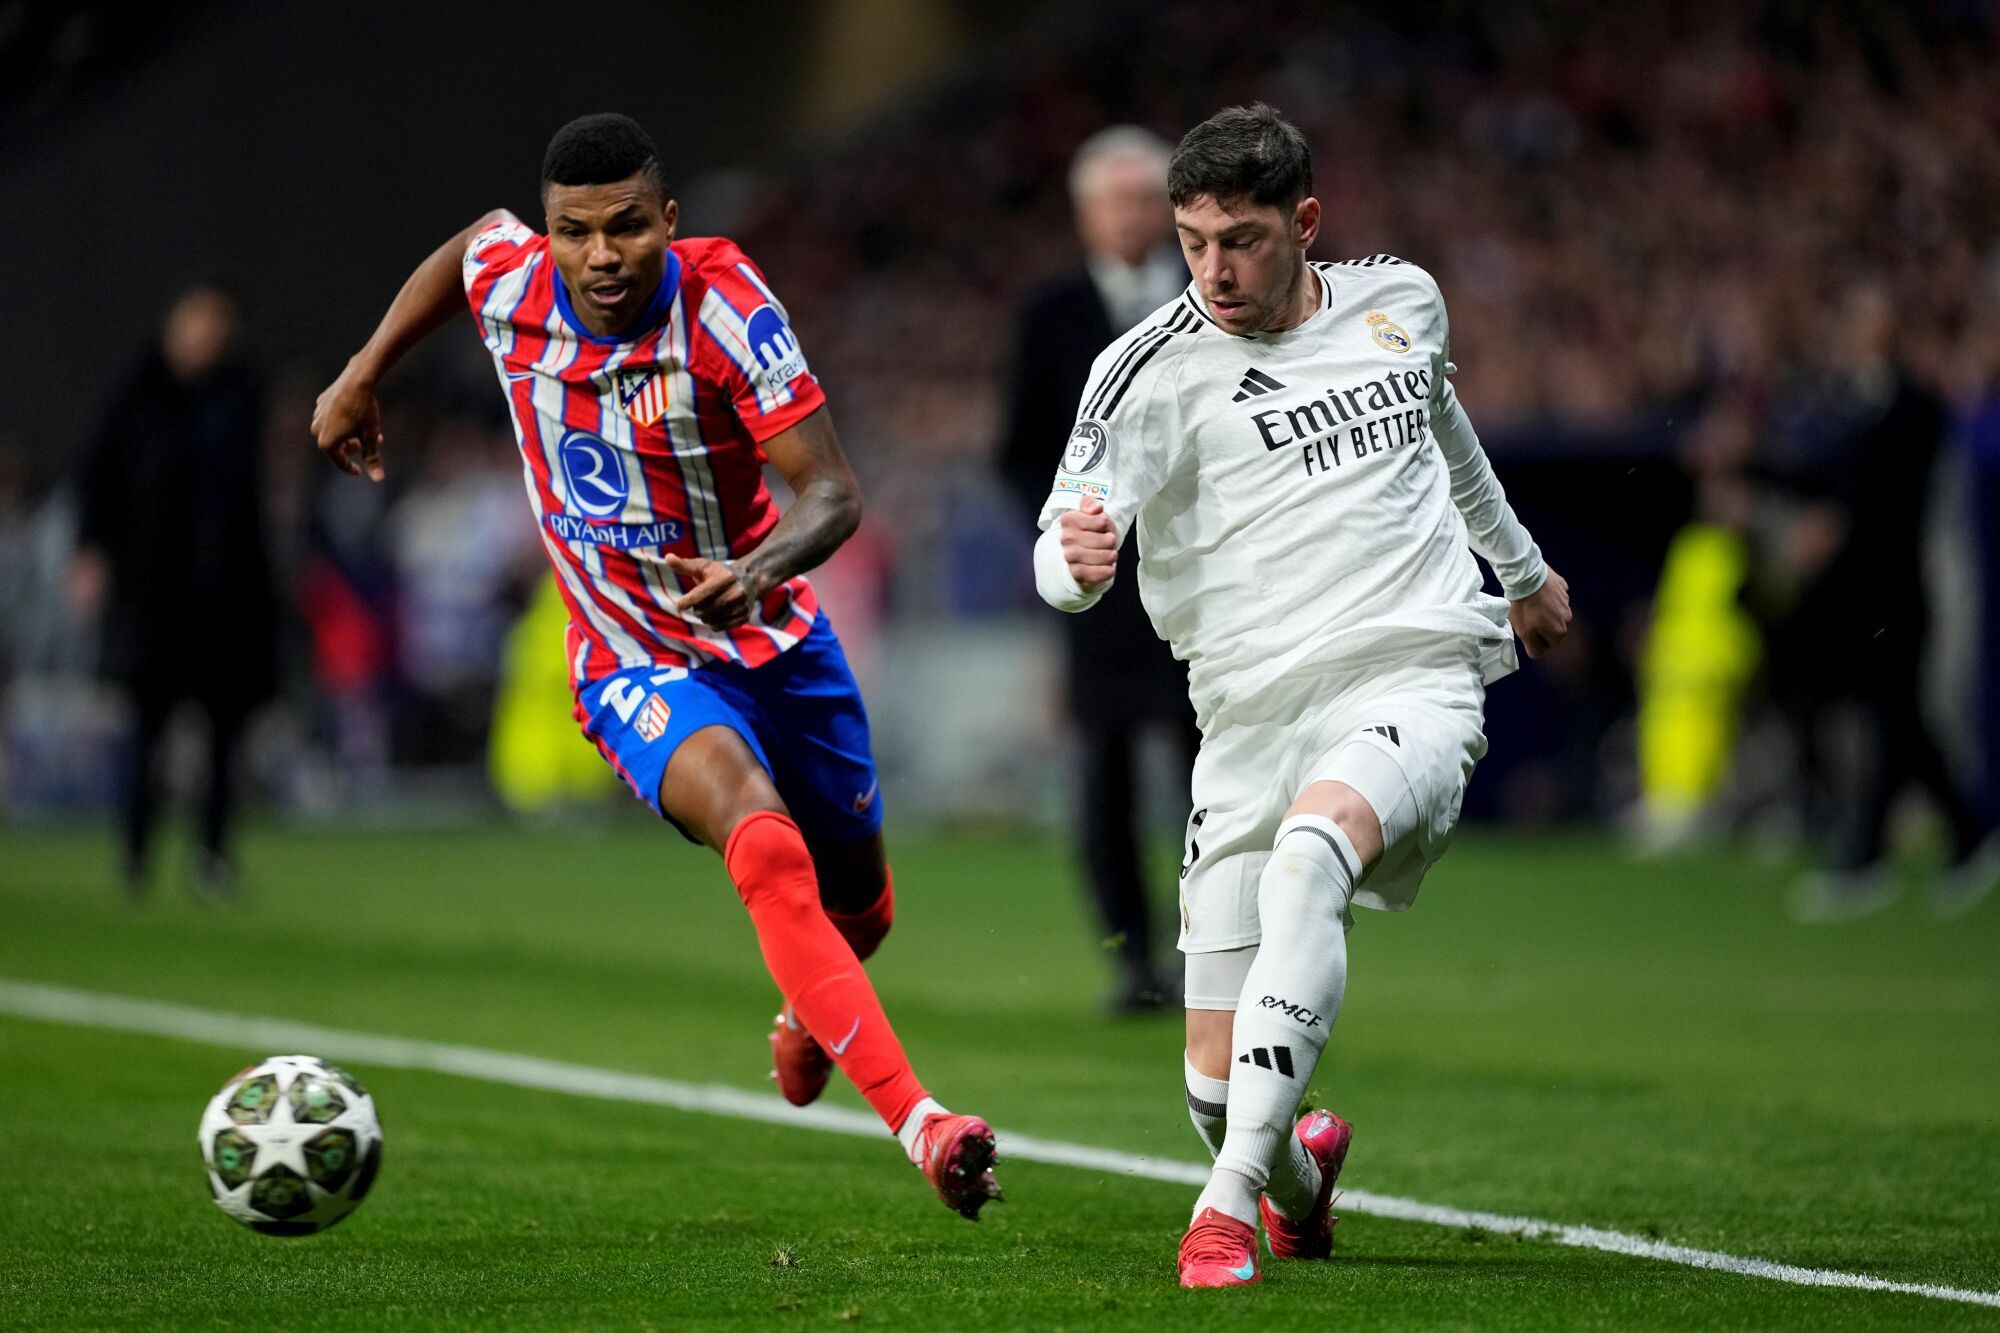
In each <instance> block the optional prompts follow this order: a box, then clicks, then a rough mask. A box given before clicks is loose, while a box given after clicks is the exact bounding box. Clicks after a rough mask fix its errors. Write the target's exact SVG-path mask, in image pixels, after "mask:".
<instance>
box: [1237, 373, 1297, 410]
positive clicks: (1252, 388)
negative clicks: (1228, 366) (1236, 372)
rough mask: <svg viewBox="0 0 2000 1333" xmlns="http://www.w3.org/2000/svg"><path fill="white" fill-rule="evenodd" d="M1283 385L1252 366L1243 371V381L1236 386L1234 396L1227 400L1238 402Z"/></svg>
mask: <svg viewBox="0 0 2000 1333" xmlns="http://www.w3.org/2000/svg"><path fill="white" fill-rule="evenodd" d="M1284 387H1285V386H1284V385H1282V384H1280V383H1278V381H1276V380H1274V379H1272V378H1271V377H1270V376H1269V375H1266V374H1265V373H1264V372H1263V371H1261V370H1259V369H1257V368H1256V367H1255V366H1252V367H1251V368H1250V369H1248V370H1246V371H1244V372H1243V382H1242V383H1240V384H1238V385H1237V386H1236V396H1235V397H1234V398H1232V399H1230V400H1229V401H1230V402H1232V403H1240V402H1242V401H1243V400H1244V399H1245V398H1259V397H1262V396H1263V395H1265V394H1267V393H1272V392H1275V391H1276V390H1278V389H1282V388H1284Z"/></svg>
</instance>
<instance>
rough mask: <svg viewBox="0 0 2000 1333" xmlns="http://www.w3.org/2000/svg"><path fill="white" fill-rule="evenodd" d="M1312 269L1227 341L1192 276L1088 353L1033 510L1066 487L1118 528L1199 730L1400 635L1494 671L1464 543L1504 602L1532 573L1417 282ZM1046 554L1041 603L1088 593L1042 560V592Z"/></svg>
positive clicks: (1500, 647)
mask: <svg viewBox="0 0 2000 1333" xmlns="http://www.w3.org/2000/svg"><path fill="white" fill-rule="evenodd" d="M1310 268H1311V270H1312V272H1313V273H1314V274H1316V275H1317V277H1318V279H1319V283H1318V285H1319V294H1320V300H1319V305H1318V308H1317V309H1315V310H1314V311H1313V313H1312V314H1311V315H1310V316H1308V317H1307V318H1306V320H1305V321H1304V322H1302V323H1301V324H1299V325H1298V326H1296V327H1294V328H1291V329H1287V330H1285V331H1283V332H1281V333H1269V334H1259V335H1254V336H1244V335H1238V334H1232V333H1228V332H1226V331H1224V330H1223V329H1222V328H1221V327H1220V326H1219V325H1217V324H1216V323H1215V322H1214V320H1213V319H1212V318H1210V316H1209V314H1208V312H1207V310H1206V308H1205V307H1204V306H1203V304H1202V301H1201V298H1200V296H1199V295H1198V294H1197V293H1196V292H1195V290H1194V289H1193V288H1192V287H1190V288H1188V289H1187V290H1186V291H1184V292H1183V293H1182V294H1181V295H1180V296H1179V297H1177V298H1176V299H1175V300H1173V301H1171V302H1169V303H1168V304H1166V305H1164V306H1162V307H1161V308H1160V309H1159V310H1158V311H1156V312H1154V314H1153V316H1152V318H1150V319H1147V320H1144V321H1142V322H1141V323H1140V325H1139V326H1138V327H1137V328H1135V329H1133V330H1132V331H1131V332H1130V333H1127V334H1126V335H1125V336H1123V337H1121V338H1119V339H1118V340H1117V341H1116V342H1114V343H1113V344H1112V345H1111V346H1110V347H1108V348H1106V349H1105V351H1104V353H1103V354H1102V355H1100V356H1099V357H1098V358H1097V362H1096V364H1095V365H1094V366H1093V368H1092V371H1091V377H1090V384H1089V387H1088V388H1086V389H1085V391H1084V396H1083V401H1082V403H1081V405H1080V406H1079V408H1078V411H1077V423H1076V427H1075V430H1074V431H1073V433H1072V434H1071V436H1070V439H1069V442H1068V444H1067V445H1066V446H1065V449H1064V452H1063V457H1062V461H1061V465H1060V467H1059V469H1058V471H1057V473H1056V478H1055V485H1054V488H1053V489H1052V491H1051V492H1050V494H1049V498H1048V500H1047V501H1046V502H1045V503H1044V505H1043V506H1042V511H1041V516H1040V524H1041V526H1042V527H1043V528H1044V529H1048V528H1049V527H1050V525H1051V524H1052V523H1053V522H1054V521H1055V519H1056V517H1057V516H1058V515H1060V514H1061V513H1062V512H1063V511H1064V510H1066V509H1073V508H1076V507H1077V506H1078V505H1080V504H1081V503H1082V502H1083V501H1084V500H1085V499H1086V498H1094V499H1097V500H1099V501H1101V502H1102V503H1103V505H1104V507H1105V509H1106V511H1107V512H1108V513H1109V514H1110V515H1111V517H1112V519H1113V521H1114V522H1115V524H1116V525H1117V529H1118V533H1119V536H1120V539H1121V540H1123V538H1124V537H1125V535H1126V533H1127V532H1128V531H1129V530H1130V529H1131V528H1132V527H1133V526H1134V525H1135V524H1136V526H1137V529H1138V542H1139V554H1140V563H1139V590H1140V595H1141V599H1142V600H1143V601H1144V603H1145V606H1146V610H1147V612H1148V614H1149V615H1150V616H1151V617H1152V621H1153V625H1154V628H1155V629H1156V630H1158V632H1159V634H1160V636H1161V637H1162V638H1164V639H1166V640H1167V641H1168V643H1169V644H1171V645H1172V647H1173V650H1174V654H1175V655H1176V656H1177V657H1180V658H1182V659H1184V660H1185V661H1186V662H1187V663H1188V669H1189V690H1190V693H1191V694H1192V696H1193V699H1194V703H1195V707H1196V710H1197V712H1198V713H1199V714H1200V716H1201V718H1202V720H1203V724H1204V726H1206V725H1207V722H1208V720H1209V719H1210V718H1211V717H1214V716H1216V715H1217V714H1218V713H1220V712H1226V711H1227V710H1229V709H1231V708H1237V707H1243V708H1248V707H1250V706H1251V704H1252V702H1253V701H1254V700H1255V698H1256V697H1257V696H1258V695H1260V694H1262V693H1263V692H1264V691H1265V690H1266V689H1268V687H1269V686H1271V685H1272V684H1274V683H1276V682H1278V681H1280V680H1284V679H1288V678H1296V677H1298V676H1300V675H1301V674H1305V673H1311V672H1313V671H1315V670H1317V669H1320V668H1324V667H1327V666H1332V665H1336V664H1339V663H1341V662H1342V661H1344V660H1351V659H1352V658H1353V657H1354V656H1355V655H1356V654H1358V653H1362V652H1369V651H1382V650H1386V651H1391V652H1393V651H1395V650H1396V649H1397V647H1398V646H1399V643H1402V642H1408V643H1412V644H1414V643H1415V642H1416V641H1417V640H1422V639H1435V638H1438V637H1462V638H1467V639H1472V640H1477V641H1479V642H1480V643H1481V644H1482V645H1484V647H1483V650H1482V662H1483V665H1484V672H1485V678H1486V679H1487V680H1488V681H1491V680H1493V679H1496V678H1497V677H1499V676H1501V675H1504V674H1506V673H1507V672H1508V671H1511V670H1512V669H1513V668H1514V665H1515V662H1514V654H1513V636H1512V634H1511V632H1510V631H1509V629H1508V626H1507V603H1506V602H1505V601H1503V600H1501V599H1500V598H1497V597H1492V596H1490V595H1488V594H1486V593H1485V592H1484V591H1482V580H1481V577H1480V573H1479V568H1478V566H1477V564H1476V563H1475V562H1474V561H1473V558H1472V551H1474V550H1476V551H1478V552H1479V554H1481V555H1483V556H1485V557H1486V558H1487V559H1488V560H1489V561H1491V562H1492V564H1493V566H1494V570H1495V572H1496V574H1497V575H1498V576H1499V578H1500V581H1501V585H1502V587H1503V588H1504V589H1505V591H1506V592H1507V594H1508V595H1509V596H1510V597H1525V596H1527V595H1529V594H1530V593H1532V592H1534V591H1535V590H1536V589H1537V588H1539V587H1540V586H1541V584H1542V581H1543V580H1544V578H1546V567H1545V566H1544V564H1543V562H1542V557H1541V552H1540V551H1539V550H1537V549H1536V547H1535V544H1534V542H1533V541H1532V540H1531V539H1530V538H1529V536H1528V534H1527V532H1526V531H1525V530H1524V529H1523V528H1522V527H1521V524H1520V522H1519V521H1518V520H1517V519H1516V518H1515V517H1514V513H1513V510H1512V509H1511V508H1510V507H1509V506H1508V504H1507V499H1506V496H1505V494H1504V493H1503V492H1502V490H1501V488H1500V484H1499V482H1498V480H1497V479H1496V478H1495V477H1494V475H1493V470H1492V468H1491V466H1490V465H1489V464H1488V463H1487V461H1486V455H1485V453H1484V451H1482V450H1481V449H1480V447H1479V439H1478V436H1477V435H1475V434H1474V432H1473V429H1472V425H1471V422H1470V421H1468V420H1467V418H1466V415H1465V412H1464V409H1463V408H1461V407H1460V406H1459V403H1458V398H1457V395H1456V394H1454V393H1453V391H1452V387H1451V383H1450V381H1449V380H1448V379H1447V378H1446V376H1447V375H1448V374H1450V373H1451V371H1452V370H1453V369H1454V367H1453V366H1452V364H1451V360H1450V352H1449V331H1448V328H1447V324H1446V318H1445V309H1444V301H1443V298H1442V296H1441V295H1440V294H1439V292H1438V286H1437V283H1436V281H1435V280H1434V279H1433V278H1432V277H1431V275H1430V274H1428V273H1426V272H1425V271H1424V270H1423V269H1421V268H1418V267H1417V266H1416V265H1414V264H1408V263H1405V262H1403V261H1401V260H1399V259H1396V258H1394V257H1392V256H1388V255H1377V256H1375V257H1374V258H1372V259H1364V260H1355V261H1349V262H1346V263H1338V264H1320V263H1315V264H1312V265H1311V266H1310ZM1307 280H1308V281H1310V279H1307ZM1042 545H1043V546H1044V547H1051V548H1052V546H1053V536H1052V535H1051V536H1050V537H1046V538H1044V541H1043V543H1042ZM1048 554H1049V553H1048V552H1047V551H1038V560H1037V565H1038V570H1039V571H1040V574H1041V575H1042V576H1041V577H1038V585H1039V586H1041V587H1042V589H1043V594H1044V596H1045V597H1048V598H1049V600H1051V601H1052V602H1054V603H1055V604H1057V605H1059V606H1062V607H1063V609H1065V610H1081V609H1083V607H1085V606H1087V605H1089V604H1090V603H1091V602H1093V601H1095V600H1096V597H1095V595H1094V594H1090V593H1085V592H1083V591H1082V590H1081V589H1079V588H1077V587H1076V585H1075V583H1074V581H1073V580H1070V579H1069V577H1068V574H1067V570H1066V568H1064V567H1063V566H1062V565H1061V564H1060V561H1059V560H1058V561H1056V563H1055V566H1054V567H1055V569H1056V570H1057V571H1058V573H1059V576H1060V577H1059V580H1057V581H1059V582H1060V583H1063V584H1067V587H1066V588H1057V589H1051V588H1050V586H1049V585H1050V583H1051V581H1052V580H1051V579H1050V578H1049V577H1048V571H1049V568H1050V562H1049V560H1048V558H1047V557H1048Z"/></svg>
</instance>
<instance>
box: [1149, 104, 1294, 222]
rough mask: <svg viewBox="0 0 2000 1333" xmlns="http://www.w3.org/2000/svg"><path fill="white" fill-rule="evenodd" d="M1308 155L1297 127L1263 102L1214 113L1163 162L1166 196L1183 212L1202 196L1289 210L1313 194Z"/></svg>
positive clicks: (1224, 201)
mask: <svg viewBox="0 0 2000 1333" xmlns="http://www.w3.org/2000/svg"><path fill="white" fill-rule="evenodd" d="M1312 184H1313V172H1312V151H1311V150H1310V149H1308V148H1307V147H1306V136H1305V135H1303V134H1300V133H1299V130H1298V127H1297V126H1296V125H1294V124H1292V123H1291V122H1290V121H1288V120H1286V119H1285V118H1284V117H1283V116H1281V115H1279V114H1278V112H1277V110H1276V108H1274V107H1271V106H1267V105H1266V104H1265V103H1263V102H1252V103H1251V104H1250V105H1249V106H1232V107H1227V108H1225V109H1223V110H1221V111H1218V112H1216V113H1215V114H1214V115H1212V116H1210V117H1209V118H1208V119H1207V120H1204V121H1203V122H1202V123H1201V124H1199V125H1197V126H1195V127H1194V128H1193V129H1191V130H1189V131H1188V132H1187V134H1186V136H1185V137H1184V138H1182V139H1181V142H1180V147H1178V148H1176V149H1174V155H1173V157H1172V158H1171V159H1170V160H1169V161H1168V162H1167V194H1168V196H1169V197H1170V198H1172V200H1173V201H1174V207H1176V208H1184V207H1186V206H1187V205H1188V204H1189V203H1191V202H1193V201H1194V200H1196V199H1199V198H1201V197H1202V196H1203V195H1206V196H1208V197H1209V198H1210V199H1213V200H1215V201H1216V202H1217V203H1228V202H1232V201H1234V200H1238V199H1248V200H1250V202H1252V203H1254V204H1261V205H1273V204H1274V205H1276V206H1277V207H1279V208H1281V209H1282V208H1290V207H1291V206H1292V205H1293V204H1296V203H1297V202H1298V201H1299V200H1301V199H1303V198H1305V197H1306V196H1307V195H1309V194H1311V193H1312Z"/></svg>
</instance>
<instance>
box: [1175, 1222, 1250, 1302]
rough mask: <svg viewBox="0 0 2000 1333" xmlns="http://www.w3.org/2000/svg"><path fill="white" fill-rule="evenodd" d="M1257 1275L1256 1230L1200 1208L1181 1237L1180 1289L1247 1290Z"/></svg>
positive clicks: (1248, 1225) (1246, 1224)
mask: <svg viewBox="0 0 2000 1333" xmlns="http://www.w3.org/2000/svg"><path fill="white" fill-rule="evenodd" d="M1263 1280H1264V1275H1263V1274H1262V1273H1260V1272H1258V1271H1257V1228H1255V1227H1253V1226H1251V1225H1250V1224H1249V1223H1248V1222H1239V1221H1237V1220H1236V1219H1235V1218H1233V1217H1231V1216H1230V1215H1229V1214H1228V1213H1225V1212H1221V1211H1218V1210H1217V1209H1214V1208H1204V1209H1202V1210H1201V1216H1199V1217H1197V1218H1195V1220H1194V1224H1193V1225H1192V1226H1190V1227H1188V1229H1187V1235H1185V1236H1182V1237H1181V1285H1182V1286H1183V1287H1247V1286H1249V1285H1251V1284H1252V1283H1254V1282H1262V1281H1263Z"/></svg>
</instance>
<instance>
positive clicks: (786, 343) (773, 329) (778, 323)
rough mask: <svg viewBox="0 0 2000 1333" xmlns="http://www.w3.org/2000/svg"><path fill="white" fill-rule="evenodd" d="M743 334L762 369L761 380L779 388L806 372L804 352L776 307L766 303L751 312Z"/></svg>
mask: <svg viewBox="0 0 2000 1333" xmlns="http://www.w3.org/2000/svg"><path fill="white" fill-rule="evenodd" d="M743 337H744V340H745V341H747V342H748V343H749V344H750V350H751V351H752V352H753V353H755V354H756V357H757V364H758V365H760V366H762V367H763V368H764V382H765V383H766V384H768V385H769V386H770V387H771V388H773V389H781V388H783V387H784V386H785V385H787V384H789V383H791V382H792V381H793V380H795V379H797V378H798V377H799V376H801V375H803V374H805V373H806V358H805V353H803V352H801V351H800V350H799V340H798V338H797V337H796V336H795V335H794V334H793V333H792V327H791V325H789V324H787V323H785V317H784V316H783V315H781V314H779V313H778V307H776V306H774V305H769V304H766V305H760V306H758V307H757V308H756V309H755V310H753V311H751V312H750V318H749V320H748V321H746V322H745V324H744V326H743Z"/></svg>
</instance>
